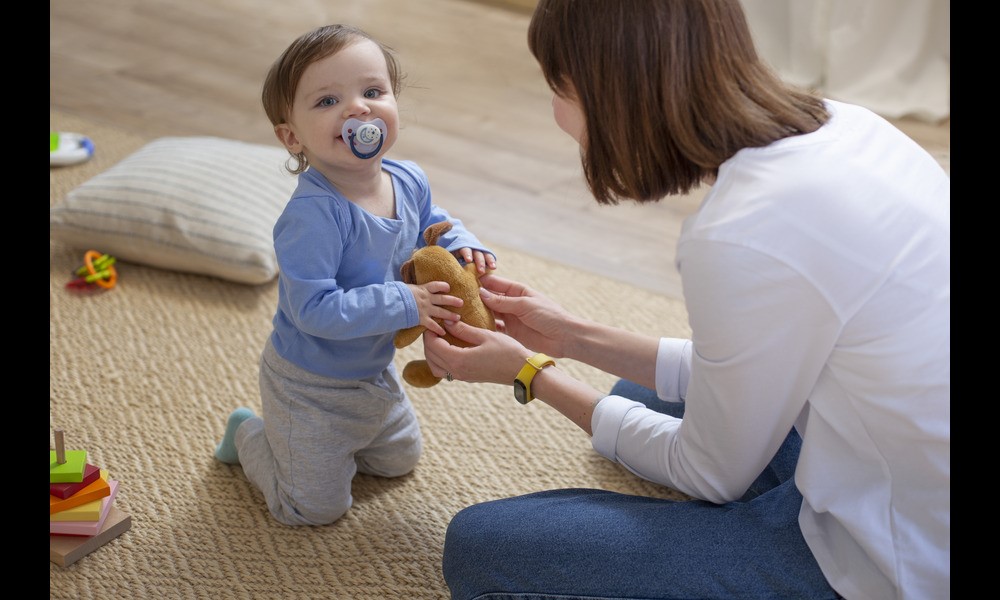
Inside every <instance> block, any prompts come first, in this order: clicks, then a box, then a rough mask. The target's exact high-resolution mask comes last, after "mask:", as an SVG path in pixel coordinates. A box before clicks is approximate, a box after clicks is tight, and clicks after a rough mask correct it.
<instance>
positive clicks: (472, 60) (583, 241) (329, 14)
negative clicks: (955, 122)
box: [49, 0, 951, 297]
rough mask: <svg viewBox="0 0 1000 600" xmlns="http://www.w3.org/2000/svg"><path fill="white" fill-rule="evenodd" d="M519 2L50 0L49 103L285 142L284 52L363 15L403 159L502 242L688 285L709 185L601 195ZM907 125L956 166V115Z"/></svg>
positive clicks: (450, 206)
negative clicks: (609, 198)
mask: <svg viewBox="0 0 1000 600" xmlns="http://www.w3.org/2000/svg"><path fill="white" fill-rule="evenodd" d="M509 2H510V3H511V6H509V7H505V6H504V0H482V1H470V0H419V1H414V0H322V1H321V0H281V1H279V2H275V1H274V0H143V1H142V2H136V1H135V0H87V1H86V2H74V1H56V0H50V2H49V9H50V38H49V39H50V42H49V51H50V59H49V60H50V92H49V94H50V97H49V103H50V106H51V107H52V108H55V109H59V110H62V111H66V112H69V113H72V114H75V115H79V116H82V117H87V118H89V119H93V120H96V121H99V122H103V123H107V124H110V125H114V126H118V127H121V128H125V129H127V130H129V131H133V132H136V133H139V134H142V135H146V136H149V137H150V138H152V137H157V136H164V135H213V136H222V137H228V138H233V139H239V140H243V141H247V142H256V143H264V144H272V145H277V141H276V140H275V138H274V135H273V133H272V131H271V126H270V124H269V123H268V121H267V118H266V117H265V116H264V112H263V109H262V108H261V106H260V86H261V82H262V80H263V77H264V74H265V72H266V71H267V69H268V67H269V66H270V64H271V62H272V61H273V60H274V59H275V58H276V57H277V56H278V54H280V53H281V51H282V50H283V49H284V48H285V47H286V46H287V45H288V43H289V42H291V41H292V40H293V39H294V38H295V37H297V36H298V35H299V34H301V33H303V32H305V31H307V30H309V29H311V28H313V27H315V26H318V25H321V24H327V23H336V22H343V23H351V24H354V25H358V26H361V27H362V28H364V29H366V30H368V31H369V32H370V33H372V34H373V35H374V36H376V37H377V38H379V39H381V40H382V41H384V42H386V43H388V44H389V45H391V46H392V47H393V48H395V50H396V51H397V53H398V55H399V58H400V60H401V62H402V65H403V68H404V71H405V72H406V73H407V81H406V87H405V89H404V90H403V93H402V95H401V97H400V99H399V104H400V111H401V115H400V116H401V122H402V124H403V129H402V131H401V135H400V139H399V141H398V142H397V144H396V146H395V147H394V148H393V149H392V151H391V153H390V156H392V157H395V158H405V159H412V160H415V161H417V162H419V163H420V164H421V165H422V166H423V168H424V169H425V170H426V171H427V173H428V175H429V177H430V180H431V185H432V188H433V191H434V195H435V201H436V202H437V203H438V204H439V205H441V206H442V207H444V208H446V209H447V210H449V211H450V212H451V213H452V214H453V215H455V216H456V217H458V218H460V219H462V220H463V221H464V222H465V223H466V225H468V226H469V227H470V229H472V230H473V231H474V232H476V234H477V235H479V237H480V238H482V239H483V240H484V241H486V242H488V243H491V244H495V245H498V246H500V247H509V248H513V249H517V250H519V251H522V252H527V253H530V254H534V255H537V256H541V257H544V258H547V259H550V260H553V261H556V262H560V263H564V264H568V265H571V266H574V267H577V268H580V269H584V270H587V271H590V272H593V273H597V274H600V275H605V276H607V277H610V278H612V279H616V280H620V281H624V282H627V283H631V284H634V285H637V286H639V287H642V288H645V289H648V290H652V291H655V292H658V293H662V294H665V295H668V296H672V297H680V296H681V289H680V280H679V277H678V275H677V273H676V269H675V268H674V264H673V261H674V246H675V244H676V241H677V236H678V234H679V232H680V226H681V221H682V220H683V219H684V217H685V216H687V215H688V214H690V213H691V212H692V211H693V210H694V209H695V208H696V207H697V204H698V202H699V201H700V199H701V197H702V196H703V193H704V192H703V191H701V192H699V193H695V194H692V195H691V196H687V197H680V198H668V199H665V200H663V201H661V202H659V203H657V204H655V205H647V206H636V205H633V204H623V205H619V206H617V207H599V206H598V205H597V204H596V203H595V202H594V201H593V199H592V198H591V197H590V196H589V195H588V193H587V190H586V187H585V185H584V183H583V180H582V178H581V169H580V164H579V151H578V148H577V146H576V143H575V142H573V141H572V140H571V139H570V138H569V137H568V136H566V135H565V134H564V133H563V132H562V131H561V130H559V129H558V127H557V126H556V125H555V122H554V121H553V119H552V115H551V104H550V102H551V94H550V92H549V90H548V88H547V86H546V85H545V82H544V81H543V79H542V77H541V75H540V71H539V69H538V66H537V64H536V63H535V62H534V60H533V59H532V57H531V55H530V54H529V52H528V49H527V45H526V42H525V38H526V28H527V23H528V20H529V12H528V9H526V8H524V7H525V6H526V5H528V4H530V2H528V1H527V0H509ZM899 124H900V127H901V128H902V129H903V130H904V131H906V132H907V133H908V134H909V135H910V136H911V137H913V138H914V139H915V140H917V141H918V142H919V143H921V144H923V145H924V146H925V147H926V148H927V149H928V150H930V151H931V152H932V153H933V154H935V156H937V157H938V158H939V159H940V160H942V162H944V163H945V164H946V165H947V167H948V168H949V170H950V162H949V161H950V147H951V126H950V121H949V122H946V123H943V124H940V125H929V124H925V123H919V122H907V121H903V122H900V123H899ZM50 128H51V129H53V130H59V123H51V124H50ZM78 133H83V134H86V132H78ZM98 151H100V149H99V148H98ZM500 269H501V271H502V269H503V256H502V255H501V256H500ZM526 283H528V284H529V285H530V284H531V282H526Z"/></svg>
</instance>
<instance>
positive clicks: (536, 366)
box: [515, 352, 556, 402]
mask: <svg viewBox="0 0 1000 600" xmlns="http://www.w3.org/2000/svg"><path fill="white" fill-rule="evenodd" d="M554 364H556V361H555V359H553V358H552V357H551V356H549V355H547V354H542V353H541V352H539V353H538V354H535V355H534V356H530V357H528V358H527V360H525V361H524V366H523V367H521V370H520V371H519V372H518V374H517V377H516V378H515V379H517V381H520V382H521V384H522V385H523V386H524V393H525V400H524V401H525V402H531V401H532V400H534V399H535V395H534V394H532V393H531V380H532V379H534V378H535V375H537V374H538V372H539V371H541V370H542V369H544V368H545V367H548V366H550V365H554Z"/></svg>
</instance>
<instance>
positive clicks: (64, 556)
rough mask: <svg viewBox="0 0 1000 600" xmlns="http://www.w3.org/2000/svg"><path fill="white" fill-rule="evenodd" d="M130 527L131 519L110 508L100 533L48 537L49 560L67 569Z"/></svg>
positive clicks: (121, 512) (118, 510) (114, 508)
mask: <svg viewBox="0 0 1000 600" xmlns="http://www.w3.org/2000/svg"><path fill="white" fill-rule="evenodd" d="M131 527H132V517H131V516H130V515H128V514H126V513H124V512H123V511H121V510H120V509H118V508H117V507H114V506H112V507H111V511H110V512H109V513H108V519H107V521H105V523H104V527H103V528H102V529H101V531H100V533H98V534H97V535H93V536H81V535H52V534H50V535H49V560H50V561H52V562H54V563H56V564H57V565H59V566H61V567H68V566H70V565H71V564H73V563H75V562H76V561H78V560H80V559H81V558H83V557H84V556H86V555H88V554H90V553H91V552H93V551H94V550H97V549H98V548H100V547H101V546H103V545H104V544H107V543H108V542H110V541H111V540H113V539H115V538H116V537H118V536H119V535H121V534H123V533H125V532H126V531H128V530H129V528H131Z"/></svg>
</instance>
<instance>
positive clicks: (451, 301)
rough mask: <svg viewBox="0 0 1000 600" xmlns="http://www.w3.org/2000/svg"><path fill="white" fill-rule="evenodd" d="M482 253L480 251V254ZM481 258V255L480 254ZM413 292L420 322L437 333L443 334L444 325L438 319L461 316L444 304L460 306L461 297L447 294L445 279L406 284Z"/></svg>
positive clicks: (452, 319)
mask: <svg viewBox="0 0 1000 600" xmlns="http://www.w3.org/2000/svg"><path fill="white" fill-rule="evenodd" d="M481 254H482V253H480V255H481ZM480 260H482V256H480ZM406 285H407V287H409V288H410V290H411V291H412V292H413V297H414V298H415V299H416V301H417V311H418V312H419V313H420V324H421V325H423V326H424V327H426V328H427V329H429V330H430V331H433V332H434V333H436V334H438V335H442V336H443V335H444V334H445V331H444V327H442V326H441V323H440V321H441V320H444V321H453V322H457V321H459V320H460V319H461V318H462V316H461V315H459V314H456V313H453V312H451V311H450V310H448V309H447V308H444V307H446V306H455V307H460V306H462V304H463V302H462V299H461V298H459V297H458V296H449V295H448V292H449V291H451V286H450V285H448V283H447V282H446V281H428V282H427V283H425V284H423V285H417V284H415V283H408V284H406Z"/></svg>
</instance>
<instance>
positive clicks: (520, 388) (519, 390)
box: [514, 379, 528, 404]
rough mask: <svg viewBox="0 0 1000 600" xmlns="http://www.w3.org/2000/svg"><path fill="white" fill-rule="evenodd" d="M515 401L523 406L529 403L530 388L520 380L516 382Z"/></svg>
mask: <svg viewBox="0 0 1000 600" xmlns="http://www.w3.org/2000/svg"><path fill="white" fill-rule="evenodd" d="M514 399H515V400H517V401H518V402H520V403H521V404H527V403H528V388H526V387H524V384H523V383H521V380H519V379H515V380H514Z"/></svg>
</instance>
